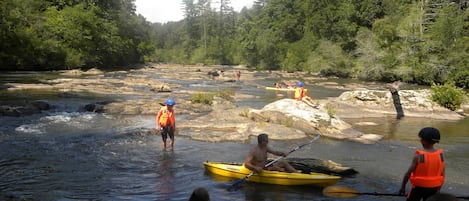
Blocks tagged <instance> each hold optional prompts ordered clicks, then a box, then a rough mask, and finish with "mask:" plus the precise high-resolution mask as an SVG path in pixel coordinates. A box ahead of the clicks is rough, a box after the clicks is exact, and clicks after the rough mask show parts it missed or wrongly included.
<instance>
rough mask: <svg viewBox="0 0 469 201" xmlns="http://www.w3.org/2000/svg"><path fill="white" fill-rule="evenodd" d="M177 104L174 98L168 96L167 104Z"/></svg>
mask: <svg viewBox="0 0 469 201" xmlns="http://www.w3.org/2000/svg"><path fill="white" fill-rule="evenodd" d="M175 104H176V102H175V101H174V100H173V99H172V98H168V99H167V100H166V105H169V106H173V105H175Z"/></svg>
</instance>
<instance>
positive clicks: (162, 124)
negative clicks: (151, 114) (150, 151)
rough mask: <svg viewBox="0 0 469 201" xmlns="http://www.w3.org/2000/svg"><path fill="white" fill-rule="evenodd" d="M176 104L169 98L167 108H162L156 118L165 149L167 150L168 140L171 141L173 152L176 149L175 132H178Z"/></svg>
mask: <svg viewBox="0 0 469 201" xmlns="http://www.w3.org/2000/svg"><path fill="white" fill-rule="evenodd" d="M175 104H176V102H175V101H174V99H172V98H168V99H167V100H166V104H165V106H163V107H161V109H160V111H159V112H158V115H157V116H156V126H157V129H158V130H159V131H160V133H161V138H162V140H163V149H166V140H167V139H168V135H169V139H170V146H171V150H172V149H173V148H174V131H175V130H176V121H175V119H174V110H173V106H174V105H175Z"/></svg>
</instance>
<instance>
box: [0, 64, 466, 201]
mask: <svg viewBox="0 0 469 201" xmlns="http://www.w3.org/2000/svg"><path fill="white" fill-rule="evenodd" d="M258 76H259V80H258V81H257V82H258V84H259V85H264V86H266V85H271V84H272V83H273V82H274V80H275V79H269V78H266V77H268V76H267V75H263V74H262V73H259V75H258ZM48 77H51V78H56V77H60V76H58V75H56V74H54V73H50V72H41V73H39V72H7V73H5V72H3V73H2V75H0V81H1V83H7V82H30V83H35V82H37V81H38V80H39V79H47V78H48ZM241 78H242V77H241ZM155 79H158V78H155ZM172 81H173V82H178V83H179V84H181V85H182V87H181V88H183V89H185V90H199V89H200V88H201V87H202V86H203V87H208V88H223V87H227V88H231V89H234V90H235V91H236V93H243V94H249V95H255V98H252V99H243V100H242V102H237V103H236V104H237V105H239V106H249V107H252V108H256V109H260V108H262V107H263V106H264V105H266V104H268V103H270V102H272V101H274V100H276V99H280V98H284V97H286V95H285V94H277V93H275V92H272V91H266V90H264V89H263V88H259V87H255V86H252V85H245V84H244V82H243V81H241V82H239V83H221V82H217V81H210V80H208V81H206V82H204V83H202V84H200V83H194V82H193V81H190V82H189V81H184V80H172ZM233 86H235V87H233ZM309 90H310V92H311V93H312V94H313V97H316V98H327V97H336V96H338V95H339V94H340V93H341V92H342V91H340V90H331V89H326V88H322V87H319V86H315V87H311V88H310V89H309ZM0 93H1V95H0V99H2V100H18V101H20V100H24V99H31V100H38V99H39V100H47V101H48V102H49V103H51V104H52V105H53V106H54V107H53V109H51V110H49V111H45V112H43V113H41V114H35V115H32V116H25V117H6V116H1V117H0V122H2V123H1V125H0V200H8V199H10V200H54V201H55V200H188V198H189V196H190V194H191V192H192V190H193V189H195V188H197V187H205V188H207V189H208V191H209V193H210V196H211V198H212V200H214V201H218V200H220V201H224V200H252V201H267V200H278V201H299V200H341V199H339V198H330V197H326V196H324V195H323V194H322V193H321V190H322V189H321V188H318V187H312V186H301V187H291V186H275V185H267V184H255V183H245V184H243V185H242V187H241V188H240V189H238V190H236V191H228V190H227V187H229V186H230V185H231V184H232V183H234V182H235V181H236V180H234V179H227V178H223V177H217V176H214V175H211V174H210V173H207V172H206V171H205V170H204V168H203V165H202V163H203V162H204V161H223V162H242V161H243V160H244V157H245V155H246V154H247V150H248V149H249V148H250V147H252V146H253V145H254V144H255V139H251V140H250V142H219V143H211V142H202V141H194V140H191V139H190V138H187V137H183V136H189V135H190V133H188V134H184V135H182V136H181V135H180V136H176V143H175V148H174V150H173V151H169V150H168V151H163V150H162V148H161V139H160V136H156V135H150V134H148V133H147V132H143V131H142V130H145V129H148V128H153V127H154V126H155V125H154V118H155V117H154V116H152V115H108V114H97V113H91V112H83V111H82V110H80V107H82V105H83V104H85V103H88V102H90V101H99V100H100V99H101V98H100V97H96V96H93V95H90V96H80V97H66V98H64V97H58V96H56V94H48V93H45V92H40V91H34V90H29V91H20V92H8V91H6V90H4V89H0ZM175 108H176V112H177V106H176V107H175ZM177 118H185V117H184V116H177ZM344 120H345V121H347V122H349V123H350V124H352V125H354V127H355V128H356V129H358V130H360V131H363V132H365V133H376V134H382V135H383V136H384V139H383V140H382V141H380V142H379V143H377V144H372V145H364V144H360V143H355V142H349V141H340V140H333V139H327V138H320V139H319V140H318V141H316V142H314V143H313V144H311V145H308V146H306V147H304V148H302V149H300V150H298V151H296V152H294V153H292V155H291V157H310V158H319V159H330V160H333V161H335V162H338V163H341V164H343V165H345V166H349V167H353V168H354V169H355V170H357V171H358V172H359V174H357V175H355V176H353V177H346V178H343V179H342V180H340V181H339V182H338V183H337V185H340V186H347V187H351V188H354V189H356V190H358V191H360V192H379V193H396V192H397V191H398V190H399V187H400V182H401V178H402V176H403V174H404V172H405V171H406V170H407V168H408V166H409V164H410V162H411V157H412V155H413V153H414V151H415V149H417V148H421V145H420V143H419V140H418V137H417V133H418V131H419V130H420V129H421V128H422V127H425V126H434V127H437V128H438V129H440V131H441V133H442V140H441V143H440V144H437V145H436V146H437V147H439V148H443V149H444V150H445V153H446V167H447V168H446V175H447V176H446V182H445V184H444V186H443V188H442V191H443V192H448V193H451V194H454V195H457V196H469V184H468V181H469V174H467V169H466V168H467V167H469V146H467V144H469V132H468V131H469V120H468V119H464V120H460V121H442V120H432V119H426V118H408V117H404V118H403V119H401V120H399V121H397V120H396V119H395V118H394V116H390V117H386V118H370V119H344ZM358 122H375V123H377V125H368V124H356V123H358ZM186 132H188V131H186ZM302 143H304V140H289V141H271V142H270V144H271V146H272V147H274V148H277V149H283V150H284V151H289V150H290V149H292V148H294V147H296V146H297V145H299V144H302ZM347 200H405V198H404V197H392V196H367V195H361V196H357V197H355V198H350V199H347Z"/></svg>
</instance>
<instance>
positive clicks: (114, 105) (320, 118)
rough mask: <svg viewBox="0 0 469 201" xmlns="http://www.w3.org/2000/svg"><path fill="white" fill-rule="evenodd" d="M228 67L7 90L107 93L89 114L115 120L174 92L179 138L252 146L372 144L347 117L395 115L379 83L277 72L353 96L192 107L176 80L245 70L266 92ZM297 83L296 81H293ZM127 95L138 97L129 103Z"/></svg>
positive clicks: (27, 108)
mask: <svg viewBox="0 0 469 201" xmlns="http://www.w3.org/2000/svg"><path fill="white" fill-rule="evenodd" d="M223 69H225V67H223V66H188V65H151V66H145V67H142V68H138V69H130V70H126V71H112V72H103V71H100V70H98V69H92V70H89V71H85V72H83V71H80V70H70V71H64V72H62V74H63V75H64V76H67V77H63V78H57V79H50V80H43V81H41V83H37V84H22V83H8V84H6V86H8V88H6V89H3V90H8V91H19V92H21V90H49V91H56V92H57V94H58V96H60V95H62V96H63V97H65V98H68V97H76V96H81V94H83V93H86V94H92V95H93V94H94V95H96V96H104V97H106V98H104V99H105V100H104V101H96V102H91V103H87V104H84V105H83V111H88V112H97V113H107V114H114V115H140V114H145V115H156V114H157V112H158V110H159V109H160V107H161V106H160V103H163V102H164V101H165V99H164V98H161V96H158V95H160V94H162V93H168V95H170V96H171V97H173V98H174V99H175V100H176V102H177V103H178V104H177V106H176V108H175V109H176V113H177V114H178V115H187V116H188V118H185V119H183V120H180V121H178V122H177V128H178V130H180V131H184V132H179V134H180V135H187V137H190V138H192V139H195V140H201V141H210V142H220V141H247V140H249V138H250V137H252V136H257V135H258V134H259V133H268V134H269V135H270V138H272V139H276V140H288V139H302V138H310V137H311V136H313V135H315V134H317V133H320V134H322V135H323V136H325V137H329V138H334V139H344V140H351V141H356V142H360V143H364V144H372V143H375V142H377V141H379V140H380V139H381V138H382V136H380V135H377V134H367V133H362V132H360V131H358V130H355V129H354V128H353V127H352V126H351V125H350V124H348V123H347V122H345V121H343V120H342V118H363V117H383V116H389V115H395V114H396V111H395V109H394V107H393V105H392V96H391V93H390V91H389V90H388V89H387V88H386V86H385V85H380V84H373V85H372V84H369V85H358V84H349V85H345V84H338V83H333V82H325V81H324V82H321V80H323V78H318V77H310V76H308V75H306V74H304V73H286V72H280V71H279V72H270V74H271V75H272V76H279V75H281V76H282V77H284V78H288V77H295V78H298V77H300V78H301V79H302V80H304V81H305V82H306V83H313V82H314V84H315V85H320V86H324V87H328V88H340V89H345V90H347V91H345V92H344V93H342V94H341V95H340V96H339V97H336V98H329V99H324V100H317V101H318V104H319V107H318V108H313V107H310V106H308V105H306V104H304V103H302V102H299V101H295V100H292V99H289V98H284V99H280V100H277V101H274V102H272V103H270V104H267V105H265V106H264V107H263V108H262V109H253V108H249V107H238V106H237V105H235V104H234V103H233V100H236V101H242V100H243V99H246V98H252V97H251V96H250V95H247V94H236V93H235V94H233V95H232V96H231V97H230V99H229V100H227V99H223V98H219V97H215V99H214V100H213V102H212V104H211V105H206V104H200V103H192V102H191V100H190V99H191V97H192V96H193V95H194V94H196V93H198V92H199V91H195V90H187V89H182V86H181V85H180V84H179V83H178V82H173V81H171V80H185V81H189V82H193V83H194V84H196V83H201V82H204V81H206V80H207V79H212V80H217V81H219V82H236V77H235V74H234V72H235V70H236V71H238V70H240V71H241V74H242V77H241V79H242V81H243V83H242V85H243V86H244V87H254V88H256V87H257V88H263V87H265V86H261V85H259V84H257V83H256V82H255V80H256V79H257V78H256V76H255V74H256V72H255V71H250V70H248V69H246V68H245V67H243V66H234V67H230V69H231V70H223ZM150 75H151V76H150ZM154 77H158V79H155V78H154ZM290 82H292V83H294V81H291V80H290ZM368 88H373V89H368ZM376 89H379V90H376ZM399 94H400V96H401V102H402V107H403V109H404V114H405V116H412V117H422V118H434V119H448V120H454V119H462V118H464V116H463V115H460V114H458V113H456V112H454V111H450V110H448V109H446V108H443V107H441V106H438V105H437V104H435V103H433V102H432V101H431V100H430V99H429V96H430V93H429V91H428V90H401V91H399ZM123 96H127V97H131V98H122V97H123ZM1 105H2V107H1V108H0V114H1V115H5V116H24V115H31V114H35V113H40V112H41V111H43V110H47V109H48V108H50V105H48V103H47V102H46V101H27V102H26V101H25V102H18V103H15V104H13V103H9V102H2V104H1ZM189 133H190V134H189Z"/></svg>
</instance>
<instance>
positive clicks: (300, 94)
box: [295, 87, 306, 100]
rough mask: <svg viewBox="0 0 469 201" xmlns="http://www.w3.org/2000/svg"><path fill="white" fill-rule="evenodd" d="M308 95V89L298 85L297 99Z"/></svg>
mask: <svg viewBox="0 0 469 201" xmlns="http://www.w3.org/2000/svg"><path fill="white" fill-rule="evenodd" d="M305 96H306V91H305V90H304V88H303V87H298V88H296V89H295V100H301V99H302V98H303V97H305Z"/></svg>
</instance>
